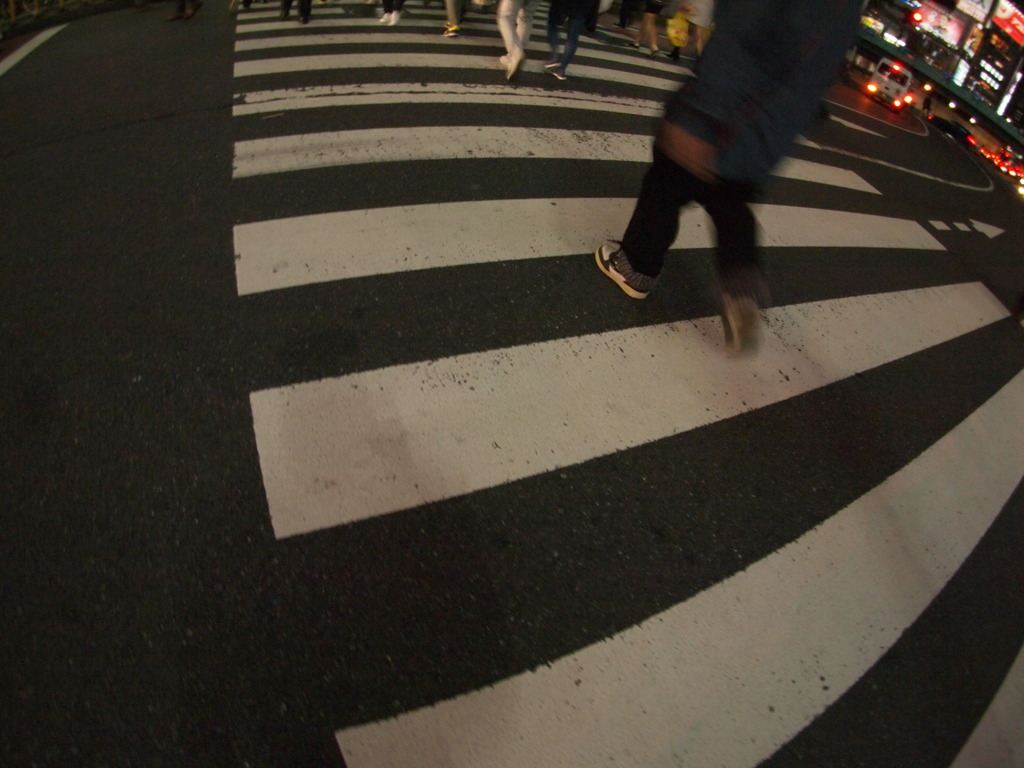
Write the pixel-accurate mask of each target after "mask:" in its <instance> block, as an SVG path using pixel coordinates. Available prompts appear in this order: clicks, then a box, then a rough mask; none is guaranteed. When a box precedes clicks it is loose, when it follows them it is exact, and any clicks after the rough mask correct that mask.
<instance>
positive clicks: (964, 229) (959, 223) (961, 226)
mask: <svg viewBox="0 0 1024 768" xmlns="http://www.w3.org/2000/svg"><path fill="white" fill-rule="evenodd" d="M953 226H954V227H956V228H957V229H959V230H960V231H961V232H971V231H973V230H972V229H971V225H970V224H964V223H963V222H962V221H954V222H953Z"/></svg>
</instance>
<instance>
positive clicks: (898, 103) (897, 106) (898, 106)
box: [892, 99, 903, 109]
mask: <svg viewBox="0 0 1024 768" xmlns="http://www.w3.org/2000/svg"><path fill="white" fill-rule="evenodd" d="M892 105H893V106H894V107H896V108H897V109H898V108H900V107H902V106H903V102H902V101H900V100H899V99H896V101H894V102H893V103H892Z"/></svg>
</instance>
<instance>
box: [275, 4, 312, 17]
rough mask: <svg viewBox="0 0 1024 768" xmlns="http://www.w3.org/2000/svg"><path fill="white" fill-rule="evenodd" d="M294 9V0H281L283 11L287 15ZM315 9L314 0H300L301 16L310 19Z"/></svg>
mask: <svg viewBox="0 0 1024 768" xmlns="http://www.w3.org/2000/svg"><path fill="white" fill-rule="evenodd" d="M291 9H292V0H281V13H282V14H284V15H287V14H288V13H289V11H291ZM312 9H313V0H299V18H301V19H308V18H309V14H310V11H311V10H312Z"/></svg>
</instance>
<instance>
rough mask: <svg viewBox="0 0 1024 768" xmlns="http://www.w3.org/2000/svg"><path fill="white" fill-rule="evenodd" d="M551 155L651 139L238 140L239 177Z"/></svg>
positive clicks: (788, 163)
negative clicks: (389, 163)
mask: <svg viewBox="0 0 1024 768" xmlns="http://www.w3.org/2000/svg"><path fill="white" fill-rule="evenodd" d="M520 157H522V158H548V159H555V158H558V159H568V160H604V161H615V162H628V163H646V162H649V161H650V158H651V138H650V136H648V135H646V134H635V133H609V132H605V131H581V130H571V129H561V128H519V127H515V126H465V125H456V126H447V125H440V126H415V127H410V128H373V129H365V130H358V131H331V132H328V133H300V134H296V135H292V136H276V137H273V138H268V139H251V140H249V141H240V142H237V143H236V144H235V164H234V175H235V178H244V177H246V176H261V175H264V174H271V173H287V172H290V171H301V170H311V169H314V168H329V167H337V166H342V165H359V164H361V163H380V162H403V161H411V160H456V159H460V158H520ZM774 174H775V175H776V176H781V177H786V178H791V179H799V180H803V181H810V182H814V183H819V184H832V185H834V186H838V187H843V188H844V189H852V190H855V191H858V192H869V193H873V194H878V191H877V190H876V189H875V188H874V187H872V186H871V185H870V184H868V183H867V182H866V181H864V180H863V179H862V178H861V177H860V176H858V175H857V174H855V173H853V172H852V171H848V170H845V169H842V168H836V167H835V166H830V165H822V164H821V163H813V162H810V161H808V160H797V159H795V158H787V159H786V160H784V161H783V162H781V163H780V164H779V165H778V167H777V168H776V170H775V171H774Z"/></svg>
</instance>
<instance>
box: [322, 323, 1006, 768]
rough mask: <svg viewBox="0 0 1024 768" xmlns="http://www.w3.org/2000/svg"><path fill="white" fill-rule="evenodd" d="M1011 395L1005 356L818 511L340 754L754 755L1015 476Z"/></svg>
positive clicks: (847, 668)
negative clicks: (765, 545) (546, 657)
mask: <svg viewBox="0 0 1024 768" xmlns="http://www.w3.org/2000/svg"><path fill="white" fill-rule="evenodd" d="M936 309H937V310H938V309H939V308H936ZM831 332H832V331H829V333H831ZM1022 402H1024V374H1019V375H1018V376H1017V377H1016V378H1015V379H1014V380H1013V381H1012V382H1010V383H1009V384H1008V385H1007V386H1006V387H1004V388H1003V390H1002V391H1000V392H999V393H997V394H996V395H995V396H994V397H993V398H992V399H991V400H990V401H989V402H988V403H986V404H985V405H984V406H983V407H982V408H980V409H979V410H978V411H976V412H975V413H973V414H972V415H971V416H970V417H968V418H967V419H966V420H965V421H964V422H963V423H961V424H960V425H959V426H957V427H956V428H955V429H954V430H953V431H951V432H950V433H948V434H947V435H946V436H944V437H943V438H942V439H941V440H940V441H939V442H937V443H936V444H935V445H933V446H932V447H931V448H929V449H928V450H927V451H925V453H923V454H922V455H921V456H920V457H919V458H918V459H916V460H915V461H913V462H912V463H911V464H909V465H907V466H906V467H904V468H903V469H902V470H900V471H899V472H897V473H896V474H895V475H893V476H892V477H890V478H889V479H888V480H886V481H885V482H884V483H882V484H881V485H879V486H878V487H876V488H875V489H873V490H871V491H869V492H868V493H866V494H865V495H864V496H862V497H861V498H860V499H858V500H857V501H856V502H854V503H853V504H851V505H850V506H849V507H847V508H846V509H844V510H842V511H841V512H839V513H838V514H836V515H835V516H833V517H832V518H831V519H829V520H828V521H827V522H825V523H824V524H822V525H821V526H819V527H817V528H815V529H813V530H812V531H810V532H809V533H807V534H805V535H804V536H803V537H802V538H801V539H799V540H797V541H795V542H793V543H791V544H789V545H787V546H785V547H783V548H782V549H780V550H778V551H777V552H775V553H774V554H772V555H770V556H769V557H767V558H765V559H763V560H761V561H760V562H758V563H756V564H754V565H753V566H751V567H750V568H748V569H747V570H745V571H742V572H740V573H738V574H736V575H734V576H732V577H731V578H729V579H726V580H725V581H723V582H721V583H719V584H718V585H716V586H714V587H712V588H710V589H708V590H706V591H705V592H703V593H701V594H700V595H698V596H696V597H695V598H693V599H691V600H689V601H687V602H685V603H682V604H680V605H678V606H676V607H674V608H671V609H669V610H667V611H664V612H663V613H661V614H658V615H656V616H653V617H651V618H650V619H648V620H646V621H644V622H643V623H641V624H639V625H638V626H636V627H634V628H632V629H629V630H627V631H625V632H622V633H620V634H619V635H616V636H614V637H612V638H610V639H608V640H605V641H603V642H600V643H597V644H595V645H592V646H589V647H587V648H585V649H583V650H581V651H578V652H576V653H573V654H571V655H569V656H566V657H564V658H562V659H559V660H557V661H554V662H552V663H551V664H549V665H547V666H545V667H540V668H538V669H537V670H535V671H532V672H528V673H524V674H521V675H518V676H516V677H513V678H510V679H508V680H505V681H502V682H500V683H497V684H496V685H493V686H490V687H488V688H485V689H482V690H479V691H475V692H473V693H469V694H466V695H463V696H460V697H457V698H455V699H451V700H448V701H445V702H442V703H440V704H438V705H436V706H432V707H427V708H424V709H421V710H417V711H414V712H411V713H408V714H405V715H401V716H399V717H397V718H395V719H391V720H387V721H382V722H379V723H373V724H370V725H366V726H361V727H355V728H351V729H348V730H344V731H341V732H339V733H337V734H336V737H337V740H338V744H339V746H340V748H341V749H342V752H343V753H344V756H345V761H346V764H347V765H349V766H350V768H405V766H409V765H444V766H449V767H450V768H463V767H464V768H499V766H500V768H507V767H508V766H521V765H543V766H546V767H548V768H554V767H556V766H557V767H559V768H566V767H568V766H579V767H580V768H593V767H594V766H612V765H616V766H624V765H629V766H640V765H646V766H654V765H695V766H697V765H699V766H712V765H713V766H717V767H719V768H750V767H752V766H754V765H757V764H758V763H759V762H761V761H762V760H764V759H766V758H768V757H769V756H771V755H772V754H773V753H774V752H775V750H777V749H778V748H779V747H780V746H782V745H783V744H785V743H786V742H787V741H788V740H789V739H791V738H792V737H793V736H794V735H796V734H797V733H798V732H799V731H800V730H801V729H802V728H804V727H805V726H806V725H808V724H809V723H810V722H812V721H813V720H814V719H815V718H816V717H817V716H818V715H819V714H820V713H821V712H822V710H823V709H825V708H826V707H828V706H829V705H830V704H831V703H832V702H834V701H835V700H836V699H837V698H839V696H841V695H842V694H843V692H844V691H846V690H847V689H848V688H849V687H850V686H851V685H853V683H855V682H856V681H857V679H858V678H860V676H861V675H862V674H863V673H864V672H866V671H867V670H868V669H869V668H870V667H871V665H872V664H874V663H875V662H876V661H877V660H878V659H879V658H880V657H881V656H882V655H883V654H884V653H885V651H886V650H888V648H889V647H890V646H891V645H892V644H893V643H895V642H896V640H898V639H899V637H900V635H901V634H902V632H903V630H904V629H905V628H906V627H907V626H909V625H910V624H911V623H913V621H914V620H915V619H916V618H917V617H918V616H919V615H920V614H921V612H922V611H923V610H924V609H925V608H926V607H927V606H928V604H929V603H930V602H931V601H932V600H933V599H934V597H935V595H937V594H938V592H939V591H940V590H941V589H942V587H943V586H944V585H945V583H946V581H948V579H949V578H950V577H951V576H952V575H953V573H954V572H955V571H956V569H957V567H958V566H959V565H960V564H961V563H962V562H963V560H964V559H965V558H966V557H967V556H968V555H969V554H970V552H971V550H972V549H973V548H974V546H975V545H976V543H977V542H978V540H979V539H980V537H981V536H982V535H983V534H984V532H985V531H986V529H987V528H988V526H989V525H990V524H991V522H992V520H994V519H995V517H996V516H997V515H998V514H999V512H1000V509H1001V508H1002V506H1003V505H1004V504H1005V503H1006V500H1007V498H1008V497H1009V496H1010V494H1011V493H1012V492H1013V490H1014V488H1015V486H1016V485H1017V483H1018V482H1019V481H1020V479H1021V467H1022V466H1024V409H1022V408H1021V403H1022ZM1018 714H1019V713H1018ZM1019 730H1020V729H1018V732H1019ZM980 764H981V763H972V764H971V765H980Z"/></svg>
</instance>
